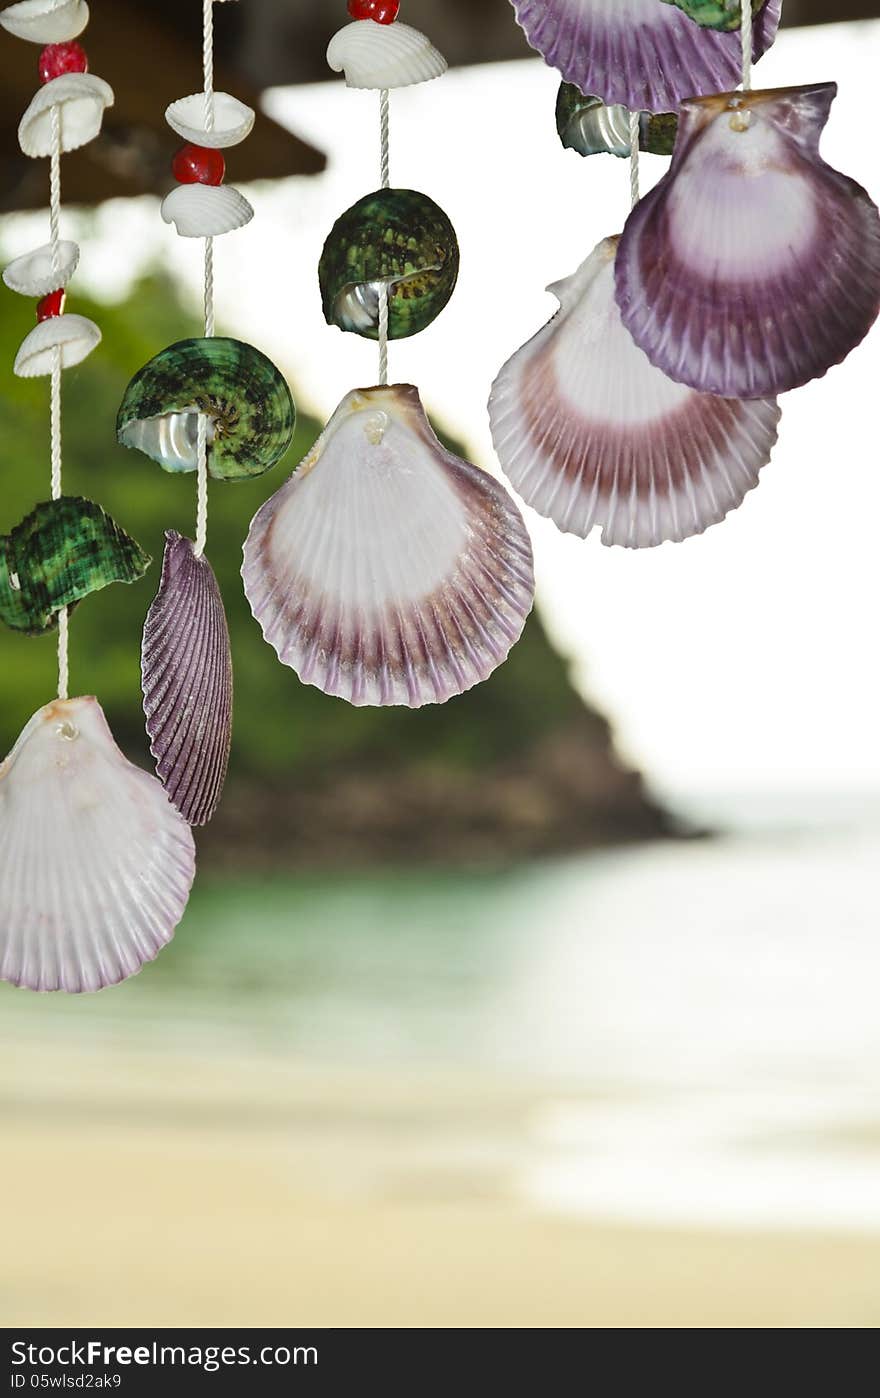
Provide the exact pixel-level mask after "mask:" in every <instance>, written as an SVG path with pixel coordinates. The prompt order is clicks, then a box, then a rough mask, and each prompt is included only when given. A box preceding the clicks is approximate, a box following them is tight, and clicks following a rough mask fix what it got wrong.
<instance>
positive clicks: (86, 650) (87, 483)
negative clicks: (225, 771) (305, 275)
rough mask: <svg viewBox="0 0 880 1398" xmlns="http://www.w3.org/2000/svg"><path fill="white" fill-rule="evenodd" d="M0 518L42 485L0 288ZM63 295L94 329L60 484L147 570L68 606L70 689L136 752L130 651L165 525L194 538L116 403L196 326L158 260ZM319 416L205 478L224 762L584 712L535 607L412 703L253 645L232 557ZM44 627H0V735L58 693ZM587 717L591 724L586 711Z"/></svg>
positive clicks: (78, 382)
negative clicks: (442, 689)
mask: <svg viewBox="0 0 880 1398" xmlns="http://www.w3.org/2000/svg"><path fill="white" fill-rule="evenodd" d="M0 306H2V318H0V365H3V366H5V367H4V368H3V370H2V372H0V439H2V442H3V449H2V457H0V462H2V464H0V481H2V489H0V532H2V533H6V532H8V531H9V530H10V529H11V528H13V526H14V525H15V524H17V523H18V522H19V521H20V520H21V519H22V518H23V517H24V516H25V515H26V514H28V513H29V512H30V510H31V509H32V508H33V506H34V504H35V503H36V502H37V501H38V500H44V499H46V498H48V495H49V488H48V483H49V446H48V380H47V379H36V380H21V379H17V378H15V377H14V375H13V373H12V361H13V359H14V356H15V352H16V350H17V348H18V345H19V343H20V341H21V340H22V338H23V337H24V335H25V334H26V333H27V331H28V330H29V329H30V327H31V325H32V324H33V305H32V303H31V302H30V301H28V300H27V299H25V298H23V297H20V296H15V295H13V294H12V293H11V292H7V291H6V290H5V288H0ZM70 309H72V310H75V311H77V312H80V313H81V314H83V315H88V316H92V317H93V318H94V319H95V320H96V321H97V323H98V324H99V325H100V326H101V328H102V331H103V336H104V338H103V343H102V345H101V346H100V348H99V349H98V350H97V351H95V353H94V354H93V355H91V357H90V358H89V359H87V360H86V361H85V363H83V364H81V365H80V366H79V367H78V368H75V369H73V370H71V371H68V372H67V373H66V374H65V375H64V488H65V493H67V494H79V495H85V496H88V497H90V498H92V499H94V500H96V501H98V503H99V504H101V505H102V506H103V507H104V508H105V509H106V510H107V511H108V512H109V513H110V514H111V515H112V516H113V517H114V518H115V519H116V520H117V521H118V523H119V524H120V525H121V526H122V527H123V528H124V529H126V530H127V531H128V532H129V533H130V534H132V535H133V536H134V537H135V538H136V539H137V540H138V542H139V543H140V544H141V545H142V546H143V547H144V548H145V549H146V550H147V551H148V552H149V553H150V554H152V557H153V560H154V562H153V566H152V568H151V569H150V570H149V572H148V573H147V576H146V578H144V579H143V580H142V581H141V582H139V583H136V584H134V585H133V586H130V587H126V586H115V587H110V588H107V589H106V590H105V591H103V592H101V593H98V594H96V595H94V596H92V597H90V598H88V599H87V600H86V601H85V602H84V603H83V604H82V605H81V606H80V607H79V609H78V610H77V611H76V613H75V614H74V616H73V617H72V619H71V692H72V693H89V694H92V693H93V694H97V695H98V696H99V698H100V700H101V702H102V704H103V705H104V708H105V710H106V712H107V716H108V718H109V720H110V724H111V727H112V729H113V731H114V733H115V734H116V737H117V739H118V741H119V742H120V743H121V744H122V746H123V747H125V748H126V750H127V751H128V752H129V753H130V754H131V755H132V756H135V757H139V758H140V759H141V760H145V758H147V748H146V741H145V739H144V736H143V729H142V714H141V709H140V672H139V651H140V635H141V628H142V625H143V620H144V616H145V615H146V612H147V608H148V607H149V605H150V602H151V600H152V598H153V596H154V594H155V591H156V588H157V587H158V582H159V565H160V562H161V557H162V549H163V532H164V530H165V529H167V528H175V529H178V530H180V532H181V533H183V534H188V535H190V536H192V532H193V516H194V497H195V483H194V477H193V476H173V475H169V474H166V473H164V472H163V471H161V470H160V468H159V467H158V466H156V465H154V464H153V463H152V462H150V461H149V460H148V459H147V458H146V457H144V456H142V455H141V454H140V453H137V452H131V451H128V450H126V449H125V448H122V447H119V446H118V445H117V443H116V439H115V431H114V428H115V421H116V412H117V408H118V406H119V403H120V400H121V398H122V394H123V391H124V389H125V387H126V384H127V383H128V381H129V379H130V378H131V376H132V374H134V373H135V372H136V370H137V369H139V368H140V367H141V365H142V364H144V363H145V362H146V361H147V360H148V359H149V358H150V357H151V356H152V355H153V354H155V353H156V352H157V351H158V350H160V349H162V348H163V347H164V346H165V345H167V344H170V343H172V342H173V341H175V340H179V339H182V338H184V337H185V336H187V335H191V334H198V333H200V332H199V327H198V325H197V323H196V321H195V320H194V318H193V316H192V314H191V313H189V312H187V311H186V310H185V309H184V307H183V306H182V304H181V302H180V300H179V298H178V296H177V294H176V291H175V289H174V288H173V287H172V285H171V284H170V283H169V282H168V281H167V280H166V279H165V278H164V277H163V276H162V275H161V274H156V275H153V276H151V277H150V278H149V279H148V280H146V281H144V282H143V283H142V284H141V285H139V286H138V287H137V288H136V289H135V291H134V294H133V295H132V296H131V297H130V298H129V299H128V300H127V301H125V302H123V303H121V304H119V305H112V306H110V305H103V304H102V305H94V304H92V303H90V302H89V300H88V299H87V298H85V297H82V296H78V295H74V297H73V298H72V301H71V304H70ZM319 431H320V424H319V423H318V422H316V421H314V420H311V419H309V418H307V417H305V416H301V417H300V419H299V422H298V425H297V433H296V439H295V442H294V445H293V448H292V450H291V453H290V455H289V457H288V459H287V460H286V462H284V463H283V464H282V465H281V466H280V467H276V469H275V470H274V471H272V472H270V473H269V474H268V475H266V476H263V477H262V478H260V479H259V480H256V481H251V482H245V483H241V484H227V485H218V484H212V489H211V522H210V539H209V548H208V552H209V556H210V559H211V562H212V563H213V565H214V568H215V571H216V573H217V576H218V579H219V581H220V585H221V588H222V590H223V596H224V599H225V603H226V608H227V612H228V614H229V622H230V629H231V634H232V644H233V651H234V657H235V667H236V716H235V740H234V745H233V765H232V771H233V772H236V771H238V772H239V773H243V774H247V775H250V776H253V777H259V776H261V775H266V776H268V775H272V776H274V777H276V778H277V776H278V775H279V773H288V772H290V773H295V772H298V771H299V772H302V771H305V770H306V769H314V768H315V767H316V766H319V765H320V766H323V767H325V768H326V767H327V766H328V765H332V764H334V763H342V762H345V763H347V764H352V763H354V764H358V765H360V766H364V765H374V764H375V765H381V766H385V765H388V764H390V763H393V764H400V763H412V762H419V763H426V764H434V763H440V764H443V765H450V764H452V765H466V766H474V765H478V764H491V763H492V762H495V761H497V760H498V759H501V758H504V757H506V756H509V755H512V754H515V753H517V752H519V751H522V750H523V749H524V748H527V747H529V746H530V745H531V744H532V743H533V742H534V740H535V739H536V738H537V737H538V736H540V735H542V734H544V733H546V732H547V731H548V730H549V729H552V728H554V727H555V726H556V725H558V724H562V723H564V722H566V721H569V720H571V719H572V718H573V717H575V716H580V717H581V718H583V716H584V713H585V710H584V708H583V705H582V702H581V700H580V698H579V697H578V696H577V694H576V693H575V691H574V690H573V688H572V687H571V685H570V682H569V679H568V676H567V673H566V668H565V665H564V664H563V662H562V661H561V660H560V659H559V657H558V656H556V655H555V654H554V652H553V651H552V649H551V647H550V645H549V643H548V642H547V639H546V637H545V635H544V632H543V630H542V628H541V626H540V624H539V622H538V621H537V620H536V619H535V618H533V619H532V621H531V622H530V624H529V627H528V629H527V632H526V636H525V637H524V639H523V641H522V642H521V644H520V645H519V646H518V647H517V648H516V649H515V650H514V652H513V655H512V657H511V659H510V661H509V662H508V663H507V664H506V665H505V666H503V667H502V669H501V670H500V671H499V672H498V673H497V674H496V675H495V676H494V677H493V678H492V679H491V680H490V681H489V682H488V683H487V684H485V685H482V686H480V687H479V688H478V689H476V690H474V691H472V692H471V693H470V694H468V695H465V696H463V697H462V698H461V699H458V700H454V701H453V702H451V703H449V704H446V705H443V706H442V707H433V708H429V709H423V710H421V711H419V712H415V713H413V712H409V711H407V710H400V709H391V710H388V709H385V710H382V709H378V710H377V709H354V708H351V707H350V706H349V705H347V704H345V703H343V702H342V701H340V700H336V699H329V698H326V697H325V696H324V695H322V694H320V693H319V692H318V691H317V690H315V689H312V688H309V687H307V686H303V685H301V684H300V683H299V681H298V680H297V678H296V676H295V675H294V674H293V672H292V671H290V670H287V669H285V668H284V667H282V666H281V665H279V664H278V662H277V660H276V658H275V654H274V652H273V651H271V650H270V648H269V647H268V646H267V645H266V644H265V643H264V641H263V639H262V636H261V634H260V631H259V628H258V627H257V625H256V623H255V622H254V620H253V618H252V617H251V614H250V610H249V608H248V605H247V602H246V600H245V597H244V594H243V590H242V585H241V578H240V575H239V569H240V566H241V546H242V541H243V539H244V536H245V534H246V532H247V528H248V524H249V521H250V519H251V518H252V516H253V515H254V513H255V512H256V510H257V509H258V508H259V506H260V505H261V504H262V503H263V501H264V500H266V499H267V498H268V497H269V496H270V495H271V494H272V493H273V492H274V491H275V490H277V488H278V486H279V485H280V484H281V482H282V481H283V480H284V479H285V475H286V474H288V473H289V472H290V471H291V470H293V468H294V467H295V466H296V465H297V464H298V462H299V461H300V460H301V458H302V457H303V456H304V455H305V454H306V452H307V451H308V450H309V448H310V447H311V446H312V444H313V442H314V440H315V438H316V436H317V435H318V432H319ZM55 665H56V662H55V637H54V634H53V635H50V636H47V637H41V638H38V639H30V638H28V637H24V636H20V635H16V634H14V633H12V632H9V631H7V630H5V629H2V630H0V749H2V750H8V748H9V747H10V746H11V744H12V742H13V740H14V739H15V737H16V735H17V733H18V731H19V729H20V728H21V727H22V725H23V724H24V723H25V721H26V720H27V718H28V717H29V716H30V714H31V713H32V712H33V711H34V710H35V709H36V708H38V707H39V706H40V705H41V704H43V703H45V702H47V700H49V699H50V698H51V697H53V696H54V693H55V685H56V668H55ZM596 723H597V730H598V728H600V727H602V724H601V720H598V719H596Z"/></svg>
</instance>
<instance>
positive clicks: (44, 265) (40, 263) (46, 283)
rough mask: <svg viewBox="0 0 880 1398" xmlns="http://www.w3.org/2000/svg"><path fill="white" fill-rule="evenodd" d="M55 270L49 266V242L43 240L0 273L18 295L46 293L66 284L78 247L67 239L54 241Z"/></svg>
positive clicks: (50, 247) (75, 259)
mask: <svg viewBox="0 0 880 1398" xmlns="http://www.w3.org/2000/svg"><path fill="white" fill-rule="evenodd" d="M58 256H59V267H58V271H57V272H56V271H53V268H52V244H51V243H44V244H43V246H42V247H41V248H36V249H35V250H34V251H33V252H26V253H25V254H24V256H22V257H16V259H15V261H14V262H10V264H9V266H8V267H7V268H6V269H5V271H4V273H3V280H4V282H5V283H6V285H7V286H8V287H9V290H10V291H17V292H18V294H19V295H20V296H48V294H49V292H50V291H57V290H58V289H59V288H61V287H65V286H67V284H68V282H69V281H70V279H71V277H72V276H73V274H74V272H75V271H76V269H77V266H78V264H79V247H78V245H77V244H76V243H72V242H70V241H69V240H67V239H62V241H61V242H60V243H59V244H58Z"/></svg>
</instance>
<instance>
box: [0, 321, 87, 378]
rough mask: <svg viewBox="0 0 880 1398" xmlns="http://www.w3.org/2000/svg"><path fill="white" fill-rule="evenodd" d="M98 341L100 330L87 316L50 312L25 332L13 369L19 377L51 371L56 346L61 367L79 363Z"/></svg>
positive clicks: (33, 375)
mask: <svg viewBox="0 0 880 1398" xmlns="http://www.w3.org/2000/svg"><path fill="white" fill-rule="evenodd" d="M100 343H101V332H100V330H99V329H98V327H97V325H96V324H95V322H94V321H93V320H89V319H88V317H87V316H78V315H64V316H52V317H51V319H50V320H43V321H40V323H39V324H38V325H35V326H34V328H33V330H31V331H30V332H29V333H28V334H27V335H25V337H24V339H23V340H22V342H21V344H20V345H19V348H18V354H17V355H16V356H15V363H14V365H13V366H12V367H13V372H14V373H15V374H17V375H18V377H19V378H20V379H39V378H41V377H42V376H43V375H44V374H51V372H52V369H53V367H54V364H55V350H56V349H60V350H61V368H62V369H72V368H73V366H74V365H75V364H81V363H82V361H83V360H84V359H86V358H87V357H88V356H89V355H90V354H91V352H92V350H93V349H96V348H97V346H98V345H99V344H100Z"/></svg>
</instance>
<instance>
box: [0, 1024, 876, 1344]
mask: <svg viewBox="0 0 880 1398" xmlns="http://www.w3.org/2000/svg"><path fill="white" fill-rule="evenodd" d="M25 1067H26V1070H27V1071H26V1076H24V1075H23V1074H24V1069H25ZM24 1084H26V1087H25V1086H24ZM0 1102H2V1120H3V1132H2V1157H0V1158H2V1184H3V1191H4V1197H5V1198H6V1200H7V1203H8V1207H7V1216H6V1223H5V1230H4V1231H5V1241H4V1247H3V1250H2V1256H0V1325H5V1326H12V1325H45V1326H48V1325H58V1326H83V1325H91V1326H94V1325H106V1326H110V1325H118V1326H124V1325H137V1326H162V1325H167V1326H183V1325H208V1326H225V1325H229V1326H234V1325H238V1326H255V1327H256V1326H261V1325H292V1326H296V1325H301V1326H359V1327H374V1326H376V1327H385V1326H387V1327H392V1326H407V1327H408V1326H427V1327H453V1326H499V1327H515V1326H533V1327H550V1326H560V1327H572V1326H575V1327H599V1328H609V1327H625V1328H653V1327H664V1328H665V1327H683V1328H694V1327H726V1328H729V1327H748V1328H756V1327H773V1328H794V1327H802V1326H806V1327H873V1326H875V1325H877V1324H878V1322H880V1237H877V1236H866V1237H860V1236H857V1235H855V1234H840V1235H836V1236H835V1235H833V1234H824V1233H813V1234H794V1233H761V1232H749V1233H741V1232H736V1231H733V1230H731V1231H729V1232H728V1231H700V1230H697V1229H689V1230H682V1229H660V1228H649V1227H641V1226H639V1227H637V1226H618V1225H612V1224H608V1223H603V1222H599V1221H597V1222H593V1221H590V1220H584V1219H580V1220H578V1219H571V1218H567V1217H563V1216H552V1215H549V1216H548V1215H545V1214H542V1213H540V1212H539V1211H538V1210H536V1209H535V1208H534V1207H532V1206H530V1205H529V1204H528V1203H527V1202H525V1201H524V1200H523V1198H522V1197H521V1196H520V1194H519V1192H518V1189H517V1178H518V1173H517V1166H516V1160H517V1152H516V1151H515V1150H514V1149H513V1145H514V1143H515V1142H516V1141H518V1140H521V1139H522V1137H523V1133H524V1132H525V1131H526V1130H527V1127H528V1122H529V1120H530V1117H531V1115H532V1114H533V1113H534V1110H535V1108H536V1103H537V1093H536V1092H534V1091H533V1090H531V1089H513V1088H511V1087H510V1086H508V1085H505V1084H503V1083H500V1082H492V1081H490V1080H488V1079H483V1078H476V1079H475V1078H474V1077H465V1076H463V1075H462V1076H459V1075H446V1074H433V1075H430V1074H429V1075H426V1074H424V1073H420V1074H418V1075H413V1076H411V1077H409V1076H406V1075H403V1074H386V1075H384V1076H382V1075H378V1076H377V1075H376V1074H375V1073H370V1074H359V1073H358V1072H352V1071H348V1070H347V1071H345V1072H341V1071H322V1070H318V1069H315V1068H313V1067H310V1068H308V1069H307V1070H302V1071H299V1070H296V1069H294V1070H291V1069H290V1068H289V1067H287V1066H286V1065H279V1064H273V1063H272V1062H271V1061H268V1060H267V1061H266V1062H263V1063H257V1062H251V1063H248V1064H247V1065H245V1066H242V1064H241V1063H240V1062H234V1061H230V1062H228V1063H222V1062H220V1063H218V1061H217V1060H216V1059H215V1058H213V1057H212V1058H203V1057H199V1056H198V1055H193V1056H191V1057H189V1058H187V1057H185V1056H183V1055H175V1057H174V1058H170V1057H169V1058H163V1057H162V1055H161V1053H160V1054H158V1055H147V1054H144V1055H143V1057H140V1058H138V1057H137V1056H135V1055H132V1054H130V1053H127V1052H126V1053H124V1054H122V1055H121V1056H115V1055H114V1054H113V1051H112V1046H111V1045H106V1046H105V1047H104V1049H103V1051H101V1052H99V1051H97V1049H95V1048H92V1049H89V1050H88V1051H83V1050H77V1051H74V1052H73V1053H71V1054H68V1055H66V1057H65V1059H64V1062H63V1064H60V1063H59V1060H58V1056H57V1055H56V1054H55V1053H53V1052H51V1051H50V1050H49V1049H48V1048H45V1049H43V1048H40V1047H35V1046H33V1045H31V1046H27V1047H26V1048H24V1049H19V1050H15V1051H13V1052H12V1053H11V1054H10V1055H8V1056H7V1058H6V1059H5V1061H4V1063H3V1066H2V1069H0Z"/></svg>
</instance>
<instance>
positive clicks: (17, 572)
mask: <svg viewBox="0 0 880 1398" xmlns="http://www.w3.org/2000/svg"><path fill="white" fill-rule="evenodd" d="M149 566H150V558H149V555H148V554H146V553H144V551H143V549H142V548H140V547H139V545H138V544H136V543H135V541H134V539H132V538H130V537H129V536H128V534H126V533H125V531H124V530H122V529H120V527H119V525H118V524H116V522H115V521H114V520H112V519H111V518H110V516H109V515H107V514H105V513H104V511H103V510H102V509H101V507H100V506H99V505H96V504H95V503H94V501H92V500H83V499H81V498H80V497H78V496H75V495H62V497H61V498H60V500H47V501H45V502H44V503H43V504H41V505H37V507H36V509H35V510H33V511H32V513H31V514H29V515H28V517H27V519H25V520H23V521H22V523H21V524H19V525H17V526H16V528H15V529H13V531H12V533H11V534H9V535H7V536H6V537H5V538H0V620H2V621H5V623H6V625H7V626H10V627H12V629H13V630H14V631H25V632H27V634H28V635H31V636H38V635H41V634H42V633H43V632H45V631H51V630H53V629H54V627H55V626H56V625H57V620H58V617H57V613H58V612H60V611H61V610H62V609H63V608H64V607H72V606H74V605H75V604H76V603H77V602H81V601H82V599H83V598H84V597H88V596H89V594H90V593H92V592H99V591H100V590H101V588H104V587H109V585H110V584H111V583H116V582H123V583H131V582H136V581H137V579H138V578H140V577H143V575H144V573H145V572H146V571H147V569H148V568H149Z"/></svg>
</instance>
